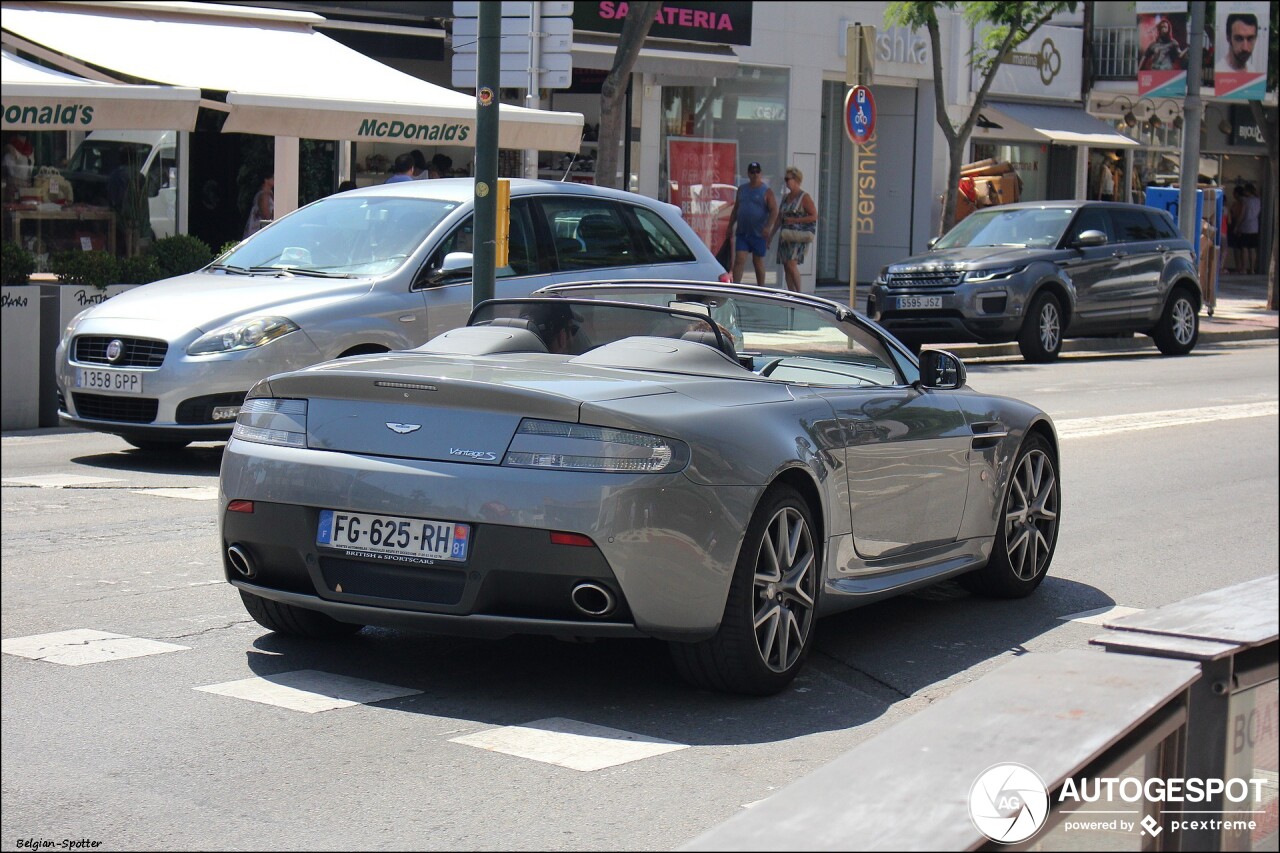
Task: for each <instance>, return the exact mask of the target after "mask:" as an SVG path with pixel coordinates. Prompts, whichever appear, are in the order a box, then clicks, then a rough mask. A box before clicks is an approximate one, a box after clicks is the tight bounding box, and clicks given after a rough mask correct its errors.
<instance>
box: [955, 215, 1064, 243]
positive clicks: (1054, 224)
mask: <svg viewBox="0 0 1280 853" xmlns="http://www.w3.org/2000/svg"><path fill="white" fill-rule="evenodd" d="M1073 213H1075V211H1074V210H1072V209H1071V208H1067V207H1030V208H1019V209H1017V210H1001V209H1000V208H998V207H993V208H988V209H987V210H980V211H978V212H977V213H971V214H969V215H968V216H966V217H965V218H964V220H962V221H961V222H960V224H959V225H957V226H956V227H955V228H952V229H951V230H950V231H948V232H947V233H946V235H945V236H944V237H943V238H942V239H941V240H939V241H938V242H937V243H934V244H933V248H934V249H957V248H965V247H974V246H1022V247H1024V248H1025V247H1034V248H1040V249H1046V248H1052V247H1055V246H1057V245H1058V241H1059V240H1061V239H1062V232H1063V231H1065V230H1066V228H1067V223H1068V222H1070V221H1071V216H1072V214H1073Z"/></svg>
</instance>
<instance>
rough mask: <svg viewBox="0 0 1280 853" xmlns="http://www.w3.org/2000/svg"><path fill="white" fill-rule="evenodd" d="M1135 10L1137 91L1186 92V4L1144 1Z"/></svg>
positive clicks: (1157, 94)
mask: <svg viewBox="0 0 1280 853" xmlns="http://www.w3.org/2000/svg"><path fill="white" fill-rule="evenodd" d="M1136 8H1137V12H1138V94H1139V95H1152V96H1155V97H1178V96H1181V95H1185V94H1186V93H1187V53H1188V48H1187V42H1188V40H1187V4H1186V2H1146V3H1137V4H1136Z"/></svg>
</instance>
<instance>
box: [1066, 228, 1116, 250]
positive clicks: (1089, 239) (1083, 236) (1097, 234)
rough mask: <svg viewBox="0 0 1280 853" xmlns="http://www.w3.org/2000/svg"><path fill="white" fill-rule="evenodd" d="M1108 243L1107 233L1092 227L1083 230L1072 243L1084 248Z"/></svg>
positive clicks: (1078, 247)
mask: <svg viewBox="0 0 1280 853" xmlns="http://www.w3.org/2000/svg"><path fill="white" fill-rule="evenodd" d="M1106 244H1107V235H1106V234H1103V233H1102V232H1101V231H1094V230H1092V229H1090V230H1088V231H1081V232H1080V236H1079V237H1076V239H1075V242H1074V243H1072V244H1071V245H1072V246H1075V247H1076V248H1077V249H1082V248H1084V247H1086V246H1105V245H1106Z"/></svg>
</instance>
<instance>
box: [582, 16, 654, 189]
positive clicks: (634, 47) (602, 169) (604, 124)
mask: <svg viewBox="0 0 1280 853" xmlns="http://www.w3.org/2000/svg"><path fill="white" fill-rule="evenodd" d="M661 8H662V3H661V2H640V3H632V4H631V7H630V8H629V9H628V11H627V19H626V21H624V22H623V24H622V34H621V35H620V36H618V52H617V53H615V54H614V55H613V67H612V68H611V69H609V74H608V76H606V77H605V78H604V85H603V86H602V87H601V90H600V146H599V149H598V150H597V151H596V185H597V186H602V187H613V188H614V189H619V190H625V189H628V186H627V184H628V183H629V182H630V181H629V179H630V176H629V175H622V174H619V170H620V164H621V162H622V146H623V145H630V144H631V128H629V127H623V125H624V124H625V123H626V115H627V111H626V100H625V99H626V96H627V83H628V82H629V81H630V79H631V69H633V68H635V65H636V60H637V59H638V58H639V57H640V48H641V47H643V46H644V40H645V39H646V38H648V36H649V30H650V28H652V27H653V19H654V16H656V15H657V14H658V10H659V9H661Z"/></svg>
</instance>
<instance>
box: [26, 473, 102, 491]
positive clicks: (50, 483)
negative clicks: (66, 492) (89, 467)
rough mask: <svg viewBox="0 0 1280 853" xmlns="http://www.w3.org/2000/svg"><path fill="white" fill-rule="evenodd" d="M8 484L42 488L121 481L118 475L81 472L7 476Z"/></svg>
mask: <svg viewBox="0 0 1280 853" xmlns="http://www.w3.org/2000/svg"><path fill="white" fill-rule="evenodd" d="M3 482H4V483H5V484H6V485H15V486H39V487H40V488H42V489H61V488H65V487H67V486H90V485H93V484H94V483H119V482H121V480H120V479H119V478H118V477H85V476H83V475H80V474H37V475H35V476H33V477H5V478H4V481H3Z"/></svg>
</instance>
